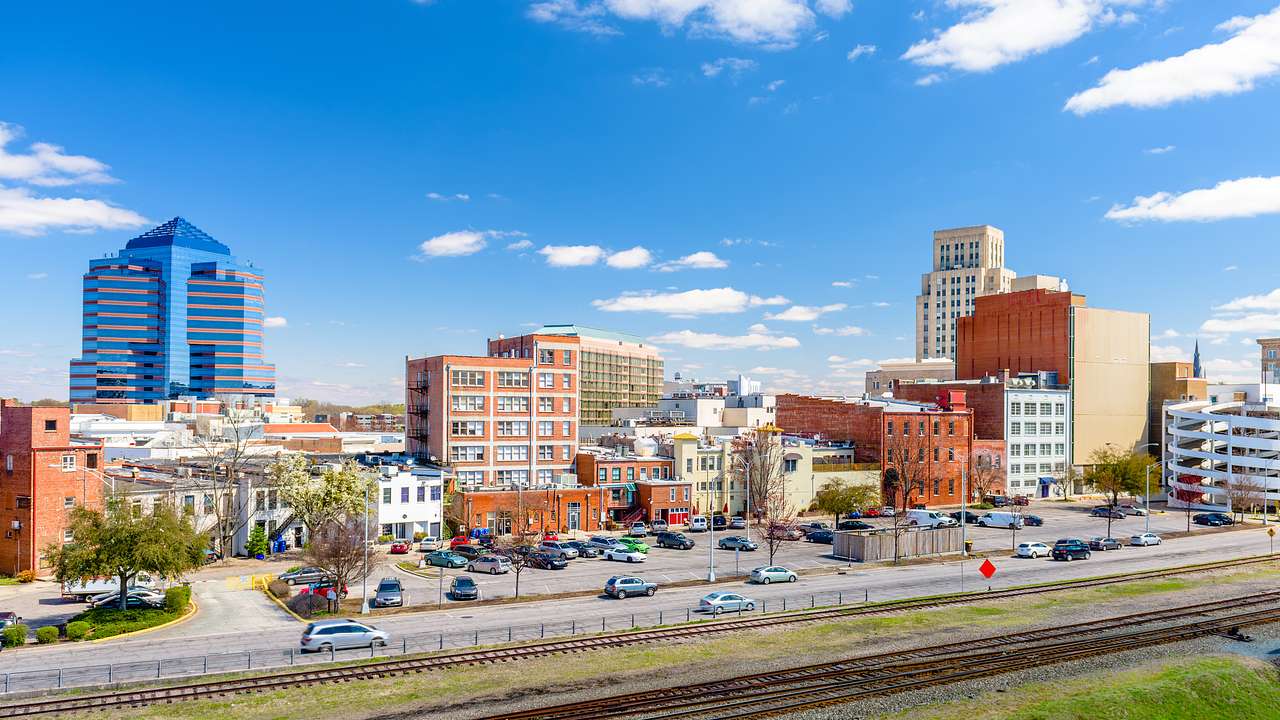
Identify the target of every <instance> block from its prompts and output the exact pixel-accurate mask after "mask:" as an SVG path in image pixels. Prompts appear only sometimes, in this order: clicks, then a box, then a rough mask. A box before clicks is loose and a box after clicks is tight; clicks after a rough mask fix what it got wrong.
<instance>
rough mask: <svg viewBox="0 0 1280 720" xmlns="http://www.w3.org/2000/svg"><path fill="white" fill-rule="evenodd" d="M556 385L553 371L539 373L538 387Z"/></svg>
mask: <svg viewBox="0 0 1280 720" xmlns="http://www.w3.org/2000/svg"><path fill="white" fill-rule="evenodd" d="M555 386H556V382H555V376H554V375H552V374H551V373H538V387H540V388H553V387H555Z"/></svg>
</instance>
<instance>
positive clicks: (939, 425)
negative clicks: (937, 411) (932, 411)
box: [933, 420, 942, 435]
mask: <svg viewBox="0 0 1280 720" xmlns="http://www.w3.org/2000/svg"><path fill="white" fill-rule="evenodd" d="M941 430H942V423H941V422H939V421H937V420H934V421H933V434H934V435H940V434H942V433H941Z"/></svg>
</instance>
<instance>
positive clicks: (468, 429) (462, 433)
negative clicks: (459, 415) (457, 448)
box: [449, 420, 484, 437]
mask: <svg viewBox="0 0 1280 720" xmlns="http://www.w3.org/2000/svg"><path fill="white" fill-rule="evenodd" d="M449 434H450V435H453V436H455V437H483V436H484V423H483V422H480V421H478V420H477V421H465V420H464V421H455V422H451V423H449Z"/></svg>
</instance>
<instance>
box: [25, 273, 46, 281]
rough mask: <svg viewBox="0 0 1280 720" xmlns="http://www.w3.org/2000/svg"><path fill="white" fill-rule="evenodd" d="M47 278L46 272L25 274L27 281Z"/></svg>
mask: <svg viewBox="0 0 1280 720" xmlns="http://www.w3.org/2000/svg"><path fill="white" fill-rule="evenodd" d="M47 277H49V273H47V272H33V273H27V279H28V280H44V279H45V278H47Z"/></svg>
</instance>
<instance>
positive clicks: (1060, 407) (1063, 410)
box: [1053, 403, 1067, 415]
mask: <svg viewBox="0 0 1280 720" xmlns="http://www.w3.org/2000/svg"><path fill="white" fill-rule="evenodd" d="M1053 414H1054V415H1066V414H1067V406H1066V404H1065V403H1055V404H1054V406H1053Z"/></svg>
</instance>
